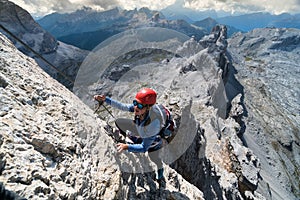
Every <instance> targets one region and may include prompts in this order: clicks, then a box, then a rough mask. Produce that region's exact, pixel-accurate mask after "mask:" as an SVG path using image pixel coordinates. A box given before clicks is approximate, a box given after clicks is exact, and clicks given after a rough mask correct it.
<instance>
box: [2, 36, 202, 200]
mask: <svg viewBox="0 0 300 200" xmlns="http://www.w3.org/2000/svg"><path fill="white" fill-rule="evenodd" d="M0 43H1V49H0V54H1V56H0V83H1V84H0V92H1V107H0V109H1V110H0V118H1V121H0V124H1V125H0V132H1V134H0V166H1V167H0V181H1V182H3V183H4V185H5V187H6V189H8V190H11V191H15V192H16V193H18V194H19V195H20V196H23V197H26V198H27V199H136V198H140V199H202V192H201V191H200V190H199V189H197V188H196V187H195V186H193V185H191V184H189V183H188V182H187V181H186V180H184V179H183V178H182V176H181V175H179V174H178V173H177V172H176V171H174V170H173V169H171V168H166V173H165V176H166V179H167V180H166V184H165V185H164V186H163V187H159V185H158V183H157V182H155V181H153V179H152V176H153V174H152V173H148V174H126V173H123V172H121V171H119V166H118V162H117V161H116V160H117V158H118V157H119V154H117V153H116V149H115V145H114V143H113V140H112V139H111V138H110V137H108V136H107V135H106V134H105V129H104V127H105V126H106V123H105V122H104V121H102V120H100V119H99V118H97V117H96V116H95V115H94V113H93V111H92V110H91V109H90V108H88V107H87V106H86V105H84V104H83V103H82V102H81V101H80V100H79V99H78V98H77V97H76V96H75V95H73V94H72V93H71V92H70V91H69V90H67V89H66V88H65V87H64V86H62V85H61V84H59V83H58V82H57V81H55V80H54V79H52V78H51V77H50V76H49V75H48V74H46V73H45V72H43V71H42V70H41V69H40V68H39V67H38V65H37V64H36V63H35V62H34V60H33V59H31V58H29V57H27V56H25V55H24V54H22V53H21V52H19V51H18V50H17V49H16V48H15V47H14V46H13V44H12V43H11V42H10V41H9V40H8V39H7V38H6V37H4V36H3V35H2V34H1V35H0ZM12 66H13V68H12ZM41 83H43V84H41ZM166 167H167V166H166Z"/></svg>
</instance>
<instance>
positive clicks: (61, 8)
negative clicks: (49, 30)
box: [10, 0, 300, 17]
mask: <svg viewBox="0 0 300 200" xmlns="http://www.w3.org/2000/svg"><path fill="white" fill-rule="evenodd" d="M10 1H12V2H14V3H15V4H17V5H19V6H21V7H22V8H24V9H25V10H27V11H28V12H30V13H31V15H32V16H35V17H41V16H44V15H46V14H50V13H52V12H61V13H63V12H71V11H74V10H76V9H79V8H81V7H82V6H88V7H92V8H94V9H98V10H102V11H103V10H107V9H111V8H114V7H116V6H118V7H121V8H123V9H127V10H129V9H134V8H141V7H148V8H150V9H153V10H161V9H163V8H165V7H167V6H169V5H172V4H174V3H175V2H176V0H151V1H149V0H10ZM177 3H179V4H182V5H183V6H184V7H187V8H191V9H194V10H201V11H203V10H209V9H215V10H217V11H220V10H223V11H226V12H230V13H233V14H234V13H251V12H261V11H262V12H270V13H272V14H280V13H283V12H287V13H291V14H294V13H300V0H177Z"/></svg>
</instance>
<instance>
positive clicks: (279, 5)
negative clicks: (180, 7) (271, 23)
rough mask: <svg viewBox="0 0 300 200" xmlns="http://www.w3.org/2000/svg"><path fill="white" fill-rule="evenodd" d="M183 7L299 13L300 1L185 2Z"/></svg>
mask: <svg viewBox="0 0 300 200" xmlns="http://www.w3.org/2000/svg"><path fill="white" fill-rule="evenodd" d="M185 7H188V8H191V9H197V10H206V9H215V10H218V11H219V10H223V11H226V12H231V13H236V12H238V13H249V12H259V11H262V12H270V13H273V14H280V13H283V12H289V13H299V12H300V0H285V1H282V0H272V1H271V0H248V1H243V0H214V1H212V0H201V1H199V0H185Z"/></svg>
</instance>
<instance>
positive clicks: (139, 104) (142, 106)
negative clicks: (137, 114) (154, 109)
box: [133, 100, 147, 110]
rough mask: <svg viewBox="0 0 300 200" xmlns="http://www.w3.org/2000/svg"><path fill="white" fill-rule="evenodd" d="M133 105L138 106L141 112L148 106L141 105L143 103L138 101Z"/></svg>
mask: <svg viewBox="0 0 300 200" xmlns="http://www.w3.org/2000/svg"><path fill="white" fill-rule="evenodd" d="M133 105H134V106H137V107H138V109H140V110H141V109H143V108H144V107H146V106H147V105H145V104H141V103H139V102H137V100H133Z"/></svg>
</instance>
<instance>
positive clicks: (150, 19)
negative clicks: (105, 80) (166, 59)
mask: <svg viewBox="0 0 300 200" xmlns="http://www.w3.org/2000/svg"><path fill="white" fill-rule="evenodd" d="M38 23H39V24H40V25H41V26H42V27H43V28H44V29H46V30H47V31H48V32H50V33H51V34H52V35H54V36H55V37H56V38H57V39H58V40H60V41H63V42H66V43H69V44H72V45H74V46H77V47H79V48H81V49H87V50H92V49H93V48H95V47H96V46H97V45H98V44H99V43H100V42H102V41H104V40H105V39H107V38H109V37H110V36H112V35H115V34H117V33H120V32H123V31H125V30H128V29H132V28H142V27H162V28H168V29H172V30H176V31H179V32H181V33H184V34H186V35H188V36H194V37H195V38H196V39H197V40H199V39H201V38H202V37H203V36H204V35H206V34H208V32H207V31H206V29H205V28H201V27H197V26H195V25H193V24H190V23H188V22H186V21H185V20H181V19H177V20H168V19H166V18H165V17H164V15H163V14H162V13H161V12H158V11H152V10H149V9H148V8H141V9H135V10H130V11H127V10H121V9H118V8H115V9H112V10H108V11H104V12H97V11H94V10H92V9H90V8H83V9H81V10H77V11H75V12H73V13H69V14H59V13H53V14H50V15H47V16H45V17H44V18H42V19H40V20H38Z"/></svg>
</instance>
